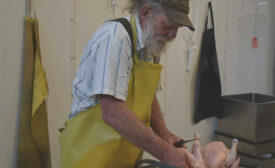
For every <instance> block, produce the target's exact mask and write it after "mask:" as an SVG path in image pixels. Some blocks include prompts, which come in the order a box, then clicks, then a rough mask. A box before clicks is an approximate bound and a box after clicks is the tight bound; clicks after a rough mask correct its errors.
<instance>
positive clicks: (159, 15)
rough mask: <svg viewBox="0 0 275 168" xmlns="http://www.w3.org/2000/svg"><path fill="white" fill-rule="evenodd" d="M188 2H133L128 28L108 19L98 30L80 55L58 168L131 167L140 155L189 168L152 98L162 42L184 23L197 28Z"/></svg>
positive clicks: (61, 136) (61, 138)
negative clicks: (129, 26)
mask: <svg viewBox="0 0 275 168" xmlns="http://www.w3.org/2000/svg"><path fill="white" fill-rule="evenodd" d="M188 3H189V2H188V0H135V1H133V6H132V8H130V11H131V12H132V15H131V16H129V17H126V19H127V20H128V21H129V22H130V23H131V31H130V30H129V29H128V30H126V29H127V28H125V27H127V26H124V25H123V24H121V23H120V22H117V21H110V22H106V23H105V24H103V25H102V26H101V27H100V28H99V29H98V30H97V31H96V32H95V34H94V35H93V36H92V38H91V39H90V41H89V42H88V45H87V46H86V48H85V50H84V52H83V56H82V59H81V62H80V65H79V68H78V72H77V74H76V77H75V80H74V83H73V96H74V100H73V103H72V107H71V115H70V120H69V121H68V122H67V123H66V126H65V127H64V128H63V129H62V131H61V135H60V142H61V167H62V168H74V167H81V168H84V167H85V168H86V167H92V168H109V167H110V168H128V167H133V166H134V164H135V163H136V161H138V160H139V159H140V158H141V157H142V150H145V151H147V152H149V153H150V154H152V155H153V156H155V157H156V158H158V159H159V160H160V161H162V162H164V163H167V164H170V165H175V166H178V167H184V168H188V167H191V165H190V162H189V159H188V155H187V152H188V151H187V150H186V149H182V150H179V149H178V148H175V147H174V146H173V144H174V142H177V141H179V140H180V138H179V137H178V136H176V135H174V134H173V133H171V132H170V131H169V130H168V129H167V127H166V126H165V122H164V119H163V118H162V115H161V112H160V108H159V104H158V101H157V99H156V96H155V92H156V88H157V85H158V82H159V77H160V72H161V68H162V66H161V65H159V64H158V60H159V55H160V54H161V52H162V51H163V50H164V48H165V45H166V43H167V42H170V41H172V40H173V39H174V38H175V37H176V35H177V30H178V28H180V27H182V26H187V27H189V28H190V29H191V30H194V28H193V26H192V23H191V21H190V20H189V18H188V12H189V4H188ZM131 32H132V33H131ZM131 34H133V36H131ZM131 37H133V38H131ZM131 39H133V40H131ZM131 41H132V42H131ZM149 126H151V128H152V130H153V131H151V130H150V129H149V128H148V127H149Z"/></svg>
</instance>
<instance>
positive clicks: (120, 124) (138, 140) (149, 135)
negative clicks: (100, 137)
mask: <svg viewBox="0 0 275 168" xmlns="http://www.w3.org/2000/svg"><path fill="white" fill-rule="evenodd" d="M110 99H111V100H110ZM101 107H102V114H103V119H104V121H105V122H106V123H107V124H109V125H110V126H112V127H113V128H114V129H115V130H116V131H117V132H119V133H120V134H121V135H122V136H123V137H124V138H126V139H127V140H129V141H130V142H131V143H133V144H135V145H136V146H138V147H140V148H142V149H144V150H146V151H147V152H149V153H151V154H152V155H153V156H155V157H157V158H158V159H160V160H163V159H164V160H165V157H166V156H164V155H165V154H167V153H169V151H170V150H171V146H170V145H169V144H168V143H167V142H165V141H164V140H162V139H161V138H160V137H158V136H157V135H155V134H154V133H153V132H152V131H150V130H149V129H148V128H147V127H146V126H145V125H144V124H143V123H142V122H141V120H139V119H138V118H137V116H136V115H134V113H133V112H132V111H130V110H129V109H128V108H127V107H126V105H125V104H124V102H121V101H119V100H116V99H114V98H111V97H109V96H108V97H107V98H102V99H101Z"/></svg>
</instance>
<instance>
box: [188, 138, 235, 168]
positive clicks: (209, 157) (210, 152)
mask: <svg viewBox="0 0 275 168" xmlns="http://www.w3.org/2000/svg"><path fill="white" fill-rule="evenodd" d="M194 137H195V139H199V135H198V134H196V135H194ZM237 146H238V140H237V139H234V140H233V142H232V147H231V150H230V149H228V148H227V147H226V146H225V145H224V143H222V142H220V141H213V142H211V143H209V144H207V145H206V146H205V147H204V148H202V149H201V147H200V142H199V140H195V141H194V144H193V146H192V153H189V154H188V155H189V158H190V159H191V160H190V161H191V162H192V165H193V167H194V168H238V165H239V163H240V158H238V159H236V158H237Z"/></svg>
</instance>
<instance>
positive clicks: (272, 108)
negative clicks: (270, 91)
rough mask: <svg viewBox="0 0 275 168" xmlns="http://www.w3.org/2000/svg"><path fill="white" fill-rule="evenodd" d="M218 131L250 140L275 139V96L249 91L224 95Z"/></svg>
mask: <svg viewBox="0 0 275 168" xmlns="http://www.w3.org/2000/svg"><path fill="white" fill-rule="evenodd" d="M222 103H223V105H222V107H223V108H222V112H223V114H224V116H225V117H224V118H222V119H220V120H219V124H218V132H220V133H223V134H225V135H228V136H231V137H237V138H239V139H243V140H245V141H248V142H253V143H261V142H264V141H270V140H275V97H273V96H268V95H262V94H255V93H248V94H239V95H228V96H223V101H222Z"/></svg>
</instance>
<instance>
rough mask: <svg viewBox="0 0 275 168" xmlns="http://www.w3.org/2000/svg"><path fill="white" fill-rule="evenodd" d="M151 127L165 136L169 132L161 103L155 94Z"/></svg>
mask: <svg viewBox="0 0 275 168" xmlns="http://www.w3.org/2000/svg"><path fill="white" fill-rule="evenodd" d="M151 127H152V129H153V131H154V132H155V133H156V134H158V135H159V136H160V137H164V136H165V134H167V133H168V132H169V130H168V129H167V127H166V125H165V121H164V119H163V117H162V114H161V111H160V107H159V103H158V100H157V97H156V96H155V98H154V100H153V103H152V112H151Z"/></svg>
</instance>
